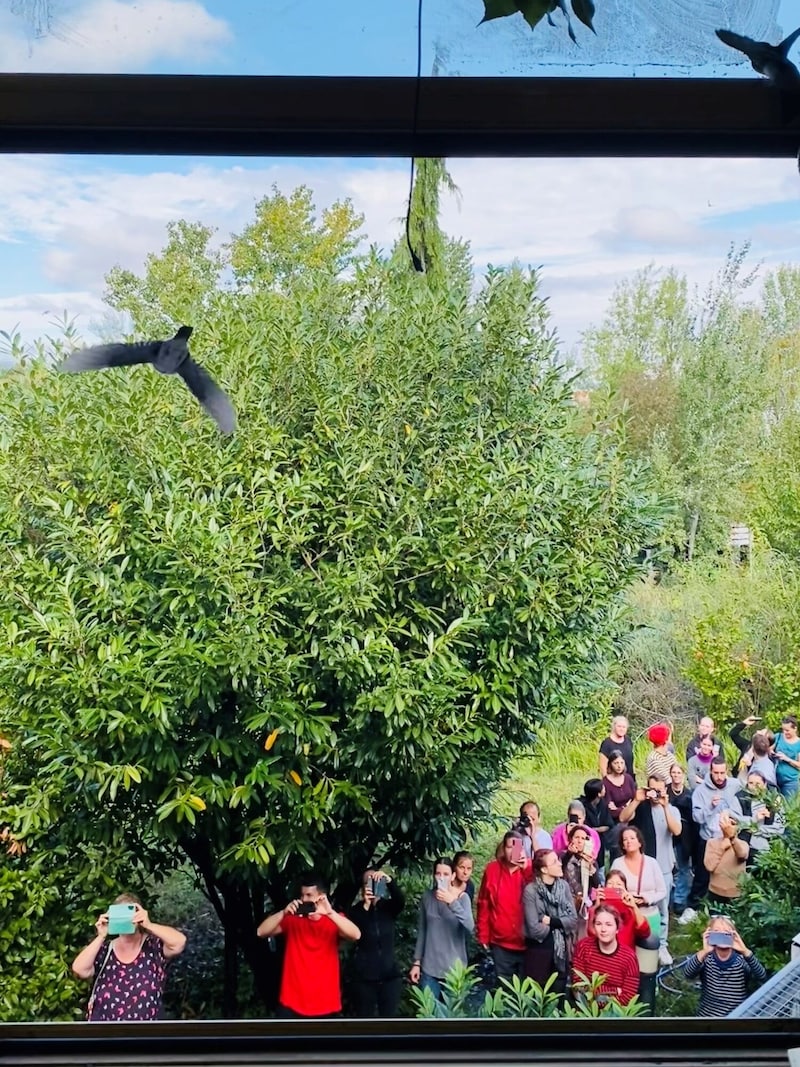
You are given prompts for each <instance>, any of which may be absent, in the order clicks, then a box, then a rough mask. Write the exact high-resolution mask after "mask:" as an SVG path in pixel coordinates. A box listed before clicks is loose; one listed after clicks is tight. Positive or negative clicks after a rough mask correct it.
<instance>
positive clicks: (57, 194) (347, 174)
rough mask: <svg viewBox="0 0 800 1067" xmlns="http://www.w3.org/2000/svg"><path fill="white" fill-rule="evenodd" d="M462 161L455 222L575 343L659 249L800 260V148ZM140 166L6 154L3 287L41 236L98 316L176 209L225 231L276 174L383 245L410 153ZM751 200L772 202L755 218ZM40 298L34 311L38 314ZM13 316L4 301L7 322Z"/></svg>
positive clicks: (705, 256)
mask: <svg viewBox="0 0 800 1067" xmlns="http://www.w3.org/2000/svg"><path fill="white" fill-rule="evenodd" d="M449 167H450V170H451V173H452V175H453V178H454V180H455V181H456V183H457V185H458V186H459V188H460V190H461V205H460V207H459V204H458V203H457V202H456V199H455V198H453V197H445V198H444V201H443V212H442V214H443V224H444V226H445V228H446V229H447V231H448V232H449V233H451V234H453V235H457V236H461V237H464V238H467V239H469V240H470V242H471V245H472V252H473V256H474V259H475V263H476V266H477V267H478V269H482V268H483V267H484V266H485V265H486V264H487V263H488V262H492V263H495V264H502V263H508V262H510V261H511V260H513V259H517V260H519V261H521V262H522V263H523V264H526V265H531V266H540V265H541V266H542V268H543V273H542V278H543V287H544V291H545V293H547V294H549V296H550V298H551V299H550V306H551V309H552V312H553V317H554V322H555V324H556V326H557V327H558V330H559V333H560V335H561V336H562V338H564V339H565V341H566V342H567V343H570V344H571V343H573V342H574V341H575V340H576V339H577V337H578V336H579V334H580V332H581V331H582V330H583V329H585V328H586V327H587V326H588V325H589V324H591V323H592V322H597V321H598V320H599V319H600V317H601V316H602V313H603V310H604V308H605V306H606V303H607V300H608V297H609V295H610V293H611V291H612V289H613V286H614V284H615V283H616V282H618V281H619V280H620V279H621V278H622V277H624V276H625V275H627V274H630V273H632V272H633V271H635V270H637V269H639V268H641V267H643V266H645V265H646V264H647V263H649V262H655V263H657V264H661V265H664V266H670V265H674V266H675V267H676V268H678V269H679V270H681V271H683V272H684V273H686V274H687V276H688V277H689V280H690V282H692V283H698V284H701V285H705V284H706V283H707V282H708V280H709V279H710V278H711V276H712V275H713V274H714V273H715V272H716V271H717V270H718V269H719V267H720V266H721V264H722V262H723V260H724V257H725V254H726V251H727V249H728V247H729V246H730V244H731V242H736V243H742V242H743V241H745V240H746V239H748V238H752V239H753V253H752V258H753V261H754V262H756V261H758V260H760V259H763V260H765V261H766V262H767V263H775V262H781V261H790V260H792V259H795V260H797V259H800V230H799V229H798V227H797V225H796V223H797V220H798V216H800V201H799V200H798V196H797V193H798V189H797V175H796V170H795V167H794V166H793V164H792V162H791V161H789V160H781V159H772V160H702V159H700V160H698V159H686V160H681V159H676V160H661V159H640V160H615V159H574V160H555V159H543V160H535V159H531V160H461V159H454V160H451V161H450V162H449ZM126 168H127V169H126ZM138 170H141V164H139V163H137V164H136V166H133V167H131V166H130V165H129V164H127V163H126V160H125V159H124V157H121V158H120V159H118V160H115V161H114V164H113V168H112V165H111V164H109V162H108V161H107V160H103V161H100V160H98V161H92V160H87V159H79V160H75V159H70V158H68V157H62V158H42V159H40V158H32V157H22V156H17V157H13V156H12V157H10V156H6V157H2V158H0V186H2V188H3V190H4V199H3V202H2V203H0V277H2V278H3V281H2V282H0V286H1V287H0V297H2V296H3V295H4V292H5V295H7V296H11V295H12V293H13V284H14V274H13V271H9V270H6V269H4V268H3V266H2V256H3V251H2V248H3V242H4V241H5V242H7V245H6V249H7V253H8V255H7V257H6V258H7V259H8V260H9V262H11V261H12V259H13V255H14V247H15V246H14V244H13V242H24V243H26V244H27V245H30V243H31V242H33V243H34V245H35V249H36V252H35V254H36V255H37V256H38V269H39V271H40V273H41V276H42V279H43V280H44V279H46V280H49V281H50V282H51V283H52V285H53V287H54V289H55V290H57V291H58V292H59V293H62V294H67V293H70V292H74V291H76V290H79V291H80V292H81V293H82V294H83V297H84V300H88V299H89V297H91V300H92V301H94V303H93V305H92V309H91V314H92V316H93V317H96V316H97V310H98V308H99V295H100V293H101V292H102V287H103V284H102V279H103V275H104V274H105V273H106V272H107V271H108V270H109V269H110V267H111V266H113V265H114V264H115V263H120V264H121V265H122V266H125V267H128V268H130V269H133V270H139V269H141V266H142V264H143V262H144V258H145V256H146V254H147V253H148V252H152V251H156V250H158V249H159V248H160V247H161V245H162V244H163V242H164V239H165V226H166V223H167V222H168V221H169V220H170V219H175V218H188V219H190V220H200V221H202V222H204V223H207V224H209V225H215V226H217V227H219V239H220V240H223V239H225V238H227V236H228V235H229V234H230V233H231V232H232V231H237V230H240V229H241V228H242V226H243V225H244V224H245V223H246V222H247V221H248V219H249V218H250V217H251V215H252V210H253V205H254V203H255V201H256V200H257V199H258V198H260V197H261V196H263V195H265V194H267V193H268V192H269V190H270V188H271V186H272V184H273V183H277V184H278V186H279V187H280V188H281V189H283V190H284V191H289V190H291V189H292V188H294V187H295V186H297V185H299V184H301V183H306V184H307V185H309V186H310V187H311V188H312V190H313V191H314V194H315V200H316V203H317V206H318V208H320V209H321V208H322V207H324V206H326V205H328V204H330V203H331V202H332V201H333V200H334V199H336V198H337V197H343V196H350V197H351V198H352V199H353V201H354V204H355V207H356V208H357V209H358V210H359V211H361V212H363V213H364V214H365V216H366V226H365V229H366V234H367V236H368V238H369V240H370V241H373V242H376V243H377V244H379V245H380V246H382V247H384V248H386V247H388V246H389V245H390V244H391V243H392V242H393V240H394V239H395V237H396V235H397V234H398V233H399V230H400V223H399V221H398V220H399V217H400V216H401V215H402V213H403V211H404V208H405V202H406V196H407V191H408V170H407V166H406V164H405V163H400V162H377V163H376V162H373V163H369V164H367V163H354V162H351V161H343V160H338V161H324V162H323V161H315V162H314V163H313V164H312V163H305V162H302V161H301V162H296V161H275V160H268V161H263V162H261V163H248V164H247V165H242V164H241V163H240V162H238V161H237V162H235V163H231V162H228V161H223V160H220V161H218V162H215V161H212V162H209V161H207V160H195V161H191V160H190V161H188V162H187V161H185V160H175V161H172V160H165V159H158V160H154V161H153V170H152V171H150V172H149V173H137V171H138ZM754 206H761V208H762V213H761V214H759V215H757V216H752V217H751V218H750V220H749V221H748V218H747V215H746V213H747V212H748V211H750V210H751V209H752V208H753V207H754ZM764 209H770V211H769V213H763V212H764ZM739 213H743V214H742V215H741V217H739ZM728 216H731V217H732V221H730V222H729V224H728V225H726V226H723V225H722V221H724V220H725V219H726V218H727V217H728ZM764 218H768V219H769V221H768V222H765V221H763V220H764ZM792 223H794V225H792ZM27 252H28V255H29V256H30V255H31V249H30V248H28V249H27ZM43 288H46V286H45V285H44V281H42V282H40V283H38V284H37V289H38V290H39V291H41V290H42V289H43ZM37 299H38V298H37ZM53 300H54V302H55V298H53ZM58 306H61V305H60V304H59V305H58ZM66 306H69V307H70V310H73V311H81V310H82V306H83V305H82V306H81V307H78V306H74V307H73V306H70V305H69V304H67V305H66ZM38 307H39V305H38V304H36V303H35V302H34V304H33V305H32V312H31V315H29V316H26V318H25V320H24V321H25V322H31V323H33V322H34V321H35V316H36V314H37V313H40V312H38V311H37V308H38ZM8 319H9V308H8V307H4V306H3V304H2V303H0V328H6V326H5V325H4V323H6V322H7V321H8ZM35 332H41V324H40V325H39V327H38V329H37V331H35Z"/></svg>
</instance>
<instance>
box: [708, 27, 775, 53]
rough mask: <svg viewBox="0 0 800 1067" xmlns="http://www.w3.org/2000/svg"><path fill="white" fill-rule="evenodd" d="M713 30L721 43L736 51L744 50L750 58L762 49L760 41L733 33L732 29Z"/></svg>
mask: <svg viewBox="0 0 800 1067" xmlns="http://www.w3.org/2000/svg"><path fill="white" fill-rule="evenodd" d="M714 32H715V33H716V35H717V37H719V39H720V41H722V43H723V44H726V45H728V46H729V47H730V48H735V49H736V50H737V51H738V52H744V54H745V55H746V56H747V57H748V59H752V58H753V56H754V55H755V56H757V55H758V54H759V53H760V52H762V51H763V49H764V43H763V42H762V41H754V40H753V38H752V37H745V36H744V35H743V34H741V33H734V32H733V30H715V31H714Z"/></svg>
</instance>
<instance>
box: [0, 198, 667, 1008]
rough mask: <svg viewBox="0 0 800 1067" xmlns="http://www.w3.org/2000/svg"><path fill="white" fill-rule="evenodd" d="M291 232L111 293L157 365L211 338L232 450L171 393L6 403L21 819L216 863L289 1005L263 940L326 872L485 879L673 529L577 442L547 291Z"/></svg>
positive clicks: (201, 251) (224, 916)
mask: <svg viewBox="0 0 800 1067" xmlns="http://www.w3.org/2000/svg"><path fill="white" fill-rule="evenodd" d="M301 200H302V198H301ZM291 204H294V205H295V206H297V204H298V198H297V196H295V197H289V198H286V197H283V196H282V194H279V193H277V192H275V193H274V194H273V196H272V197H271V198H267V199H266V200H265V201H264V202H262V204H260V205H259V207H258V209H257V212H256V219H255V221H254V223H253V224H252V225H251V226H249V227H247V228H246V229H245V231H244V232H243V234H242V235H240V236H239V237H234V238H233V239H232V240H231V242H230V244H229V245H228V246H226V247H225V248H223V250H222V251H221V252H217V253H211V252H209V250H208V243H207V242H208V234H207V231H205V230H204V229H202V228H201V227H191V226H189V225H187V224H178V225H176V226H174V227H173V228H171V231H170V237H169V243H168V245H167V247H166V249H165V250H164V252H163V253H162V254H161V255H158V256H153V257H151V258H150V260H149V261H148V264H147V269H146V272H145V274H144V276H143V277H141V278H136V277H135V276H131V275H129V274H123V273H122V272H114V273H113V274H112V276H111V277H110V279H109V298H110V302H111V303H112V305H113V306H115V307H116V308H117V309H119V310H123V311H125V312H127V313H128V314H130V315H131V316H132V318H133V320H134V325H135V328H136V330H137V332H139V331H143V332H145V333H150V332H151V331H154V330H156V329H157V328H161V327H162V326H163V327H166V326H170V328H171V327H172V326H173V325H175V323H176V322H178V321H179V320H180V318H182V317H183V316H184V309H187V310H188V309H191V310H192V311H196V312H197V314H200V313H201V311H202V317H201V318H200V319H197V320H195V321H194V323H193V325H194V326H195V327H196V334H195V338H193V340H195V339H196V345H195V354H196V356H197V358H198V359H200V360H201V361H202V362H203V363H205V364H206V365H207V366H208V367H209V369H210V370H211V371H212V372H213V373H214V374H215V375H216V376H217V377H218V378H219V379H220V380H221V381H222V382H223V383H224V385H225V387H226V388H227V389H228V390H229V391H230V392H231V394H232V396H233V397H234V399H235V402H236V404H237V407H238V410H239V414H240V429H239V431H238V433H237V435H236V436H235V437H234V438H233V439H230V440H225V439H221V438H220V437H219V436H218V435H217V434H216V432H215V430H214V428H213V425H212V424H211V423H210V422H209V421H208V420H207V419H205V418H204V417H203V415H202V414H201V412H200V410H199V408H198V407H197V406H196V404H195V403H194V401H193V400H192V399H191V397H190V396H189V395H188V394H187V393H186V391H185V390H184V389H183V387H182V385H181V383H180V382H179V381H177V380H175V379H164V378H162V377H160V376H158V375H155V374H154V373H153V372H152V371H151V370H150V369H149V368H140V369H134V370H127V371H113V372H103V373H98V374H87V375H81V376H78V377H75V378H73V377H69V376H63V377H62V376H59V375H57V374H55V373H54V372H53V370H52V367H51V366H49V365H48V363H47V361H45V360H34V361H32V362H30V363H26V364H23V365H20V366H19V367H17V368H16V369H15V370H14V371H12V372H11V373H9V374H7V375H6V376H5V377H4V378H3V380H2V389H0V576H1V577H2V581H0V679H1V680H2V686H1V687H0V730H2V731H3V732H4V733H6V734H7V735H8V737H9V738H10V739H11V740H12V741H13V748H12V750H11V752H10V755H9V763H8V771H7V778H6V790H7V794H8V795H7V798H6V804H7V810H6V818H7V819H8V821H9V822H10V823H11V824H12V826H13V828H14V830H15V832H16V833H17V834H18V835H19V836H20V837H21V838H23V839H24V840H26V841H27V842H28V843H29V844H30V845H31V846H32V847H35V846H36V844H37V841H39V840H49V839H50V838H51V837H52V835H54V834H55V835H56V836H57V837H58V840H59V842H60V843H61V845H62V846H63V847H65V848H67V849H69V848H71V847H72V846H73V845H74V843H76V842H82V843H91V844H92V845H94V846H96V847H99V848H101V849H105V850H108V852H109V854H123V853H127V852H129V851H133V852H135V853H137V854H138V855H140V856H142V857H143V858H144V859H145V862H146V863H148V864H149V865H150V866H151V867H153V868H157V867H158V866H159V865H161V866H169V865H172V864H174V863H175V862H176V861H177V860H178V859H179V858H181V857H188V859H189V860H190V861H191V863H192V864H193V865H194V867H195V869H196V870H197V872H198V875H199V877H200V878H201V879H202V882H203V884H204V886H205V889H206V892H207V893H208V895H209V898H210V899H211V901H212V903H213V904H214V906H215V908H216V909H217V912H218V914H219V916H220V919H221V920H222V922H223V924H224V927H225V932H226V943H227V946H228V949H227V957H226V958H227V959H228V961H229V973H228V980H229V981H228V985H229V989H230V990H232V989H233V987H234V984H235V983H234V979H235V963H236V953H237V949H238V950H240V951H241V952H242V953H243V954H244V956H245V958H246V960H247V962H248V963H249V965H250V966H251V967H252V968H253V971H254V973H255V976H256V981H257V984H258V988H259V990H260V992H261V994H262V996H263V997H264V999H265V1001H269V1000H270V998H271V997H272V996H274V982H273V978H274V974H273V967H272V962H273V960H274V956H273V955H272V954H271V953H269V952H267V951H265V948H264V946H263V945H261V944H259V943H257V940H256V937H255V926H256V924H257V922H258V921H259V920H260V919H261V918H262V916H263V914H264V911H265V909H266V908H267V907H270V908H271V907H275V906H280V905H281V904H282V903H284V901H285V900H286V898H287V893H288V892H289V891H290V888H291V883H292V882H293V880H294V879H295V878H296V877H297V875H298V873H299V872H300V871H301V870H302V869H303V868H304V867H307V866H308V865H309V864H311V863H314V865H316V866H319V867H322V868H323V869H324V870H326V871H327V872H328V873H329V874H330V875H331V876H332V878H333V880H334V882H335V883H338V889H339V899H340V900H341V901H343V902H346V901H347V899H348V897H350V896H351V894H352V892H353V888H354V886H355V884H356V879H357V877H358V874H359V872H360V870H361V869H362V868H363V867H364V865H365V864H367V863H368V862H370V861H371V860H372V859H373V858H375V859H380V860H381V861H389V862H392V863H394V864H397V865H400V866H402V865H406V864H410V863H414V862H418V861H419V860H420V859H421V858H422V857H424V856H425V855H429V854H431V853H433V852H439V851H443V850H447V849H451V848H453V847H454V846H456V845H457V844H460V843H461V842H462V841H463V840H464V835H465V834H466V833H467V832H469V831H470V830H474V829H476V828H477V827H479V826H480V825H481V824H482V823H483V821H484V820H485V819H486V818H487V817H488V816H489V814H490V810H491V796H492V792H493V790H494V788H495V786H496V785H497V784H498V783H499V782H500V780H501V779H502V778H503V776H504V774H505V772H506V769H507V767H508V764H509V760H510V759H511V758H512V757H513V756H514V755H515V754H517V753H519V752H520V751H523V750H525V749H528V748H529V747H530V746H531V744H532V743H533V740H534V731H535V726H536V723H537V721H540V720H541V719H542V718H543V717H546V716H558V715H559V713H561V712H562V711H563V710H564V709H566V708H569V707H575V706H577V707H579V708H587V707H591V706H593V705H596V704H598V703H599V701H600V700H601V695H600V694H601V691H603V690H604V686H605V685H606V679H607V672H608V667H609V664H610V663H611V662H612V661H613V659H614V656H615V652H616V647H617V639H618V637H619V634H620V631H621V629H622V628H623V627H624V622H623V619H622V607H621V605H622V599H621V598H622V593H623V591H624V589H625V587H626V586H627V584H628V583H629V582H630V580H631V578H632V576H633V575H634V573H635V565H634V562H633V561H634V558H635V554H636V551H637V549H638V548H639V546H640V545H641V544H642V543H645V542H647V541H650V540H652V539H653V537H654V536H655V533H654V525H655V524H656V523H657V521H658V510H657V507H656V505H655V503H654V500H653V498H652V495H651V494H650V493H649V491H648V489H647V484H646V481H645V480H643V478H642V476H641V472H637V471H635V470H633V469H632V467H631V465H630V462H629V461H628V460H627V459H626V458H625V455H624V453H623V450H622V449H621V448H620V442H619V437H618V434H617V432H616V430H615V428H614V427H613V426H610V427H608V428H605V429H604V430H603V431H602V432H598V433H589V434H586V433H585V432H578V429H577V427H576V422H575V415H574V407H573V404H572V401H571V385H570V383H569V381H568V380H566V378H565V376H564V374H563V373H562V372H561V371H560V370H559V368H558V367H557V366H556V364H555V362H554V350H553V346H552V343H551V341H550V339H549V330H548V323H547V315H546V311H545V307H544V304H543V302H542V301H541V299H540V298H539V296H538V292H537V279H536V276H535V275H533V274H528V273H525V272H523V271H520V270H516V269H515V270H510V271H507V272H503V271H492V272H490V273H489V275H488V276H487V277H486V278H485V279H484V280H483V282H482V283H481V284H480V285H479V286H478V287H477V290H476V291H475V292H474V294H473V295H468V294H467V293H466V292H465V291H464V287H463V285H461V284H460V283H459V284H457V285H455V286H452V287H451V286H448V284H447V280H446V278H443V279H442V281H441V284H436V285H432V284H431V283H430V282H431V280H430V279H429V278H422V277H420V276H417V275H415V274H414V273H413V272H409V271H408V270H406V269H405V267H402V268H401V267H400V266H398V265H397V264H395V263H393V262H392V261H391V260H385V259H384V258H382V257H381V256H380V255H379V254H378V253H377V252H375V251H372V252H369V253H366V254H363V255H355V254H354V252H353V248H354V247H355V246H354V245H352V244H348V241H349V235H353V234H355V233H357V231H358V226H359V220H358V219H357V218H356V217H355V216H354V215H353V213H352V211H351V210H350V208H349V206H348V205H346V204H344V205H338V207H337V209H336V211H335V212H333V213H330V214H328V215H327V216H326V218H325V219H324V220H323V222H322V224H321V225H320V224H318V223H317V222H316V220H315V219H314V216H313V205H312V204H311V202H310V199H308V198H306V199H305V201H304V206H303V204H302V203H301V205H300V209H298V210H295V211H291V212H290V211H288V210H287V205H291ZM287 219H288V221H287ZM334 222H335V226H336V232H337V233H338V236H339V240H338V241H331V242H326V240H325V239H324V238H325V235H326V234H327V233H329V232H332V230H333V228H334ZM186 248H191V256H188V257H184V258H183V259H181V257H180V256H176V255H175V253H176V250H178V251H180V250H181V249H184V250H185V249H186ZM259 248H260V249H261V252H260V253H259V251H258V250H259ZM260 257H261V258H260ZM169 260H173V262H172V264H170V263H169V262H168V261H169ZM181 263H183V265H184V267H185V269H186V272H187V285H186V288H185V289H184V288H183V287H182V284H181V281H180V277H179V274H180V271H179V270H178V266H179V265H180V264H181ZM262 264H263V266H262ZM168 278H169V279H171V280H170V281H169V284H167V283H166V281H165V280H164V279H168ZM161 286H164V287H165V288H166V293H165V299H166V298H167V297H168V298H169V301H170V304H169V307H168V308H167V307H163V308H162V307H161V306H160V305H159V303H158V300H157V293H158V290H159V287H161ZM227 1010H228V1011H230V1012H233V1011H235V1003H234V1002H233V1000H232V999H231V1000H229V1002H228V1004H227Z"/></svg>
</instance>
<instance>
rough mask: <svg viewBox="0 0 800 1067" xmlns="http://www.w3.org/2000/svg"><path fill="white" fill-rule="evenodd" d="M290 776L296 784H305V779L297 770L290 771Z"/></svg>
mask: <svg viewBox="0 0 800 1067" xmlns="http://www.w3.org/2000/svg"><path fill="white" fill-rule="evenodd" d="M289 777H290V778H291V779H292V781H293V782H294V783H295V785H302V784H303V779H302V778H301V777H300V775H299V774H298V773H297V771H289Z"/></svg>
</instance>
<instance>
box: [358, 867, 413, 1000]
mask: <svg viewBox="0 0 800 1067" xmlns="http://www.w3.org/2000/svg"><path fill="white" fill-rule="evenodd" d="M404 904H405V900H404V898H403V894H402V892H401V890H400V888H399V887H398V885H397V883H396V882H395V881H394V879H393V878H392V877H391V876H390V875H388V874H386V873H385V872H384V871H375V870H368V871H364V874H363V877H362V879H361V893H360V896H359V899H358V900H357V901H356V903H355V904H354V905H353V906H352V908H351V909H350V911H349V912H348V914H347V917H348V919H350V921H351V922H353V923H355V925H356V926H357V927H358V928H359V930H360V931H361V938H360V940H358V941H356V943H355V952H354V955H353V965H354V966H353V970H354V974H355V976H356V977H355V981H354V982H353V1000H354V1006H355V1011H356V1016H357V1017H358V1018H359V1019H371V1018H374V1016H376V1015H377V1016H378V1018H379V1019H391V1018H394V1017H395V1016H396V1015H397V1006H398V1004H399V1002H400V991H401V988H402V978H401V974H400V968H399V966H398V964H397V959H396V958H395V954H394V929H395V922H396V921H397V916H398V915H399V914H400V912H401V911H402V910H403V905H404Z"/></svg>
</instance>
